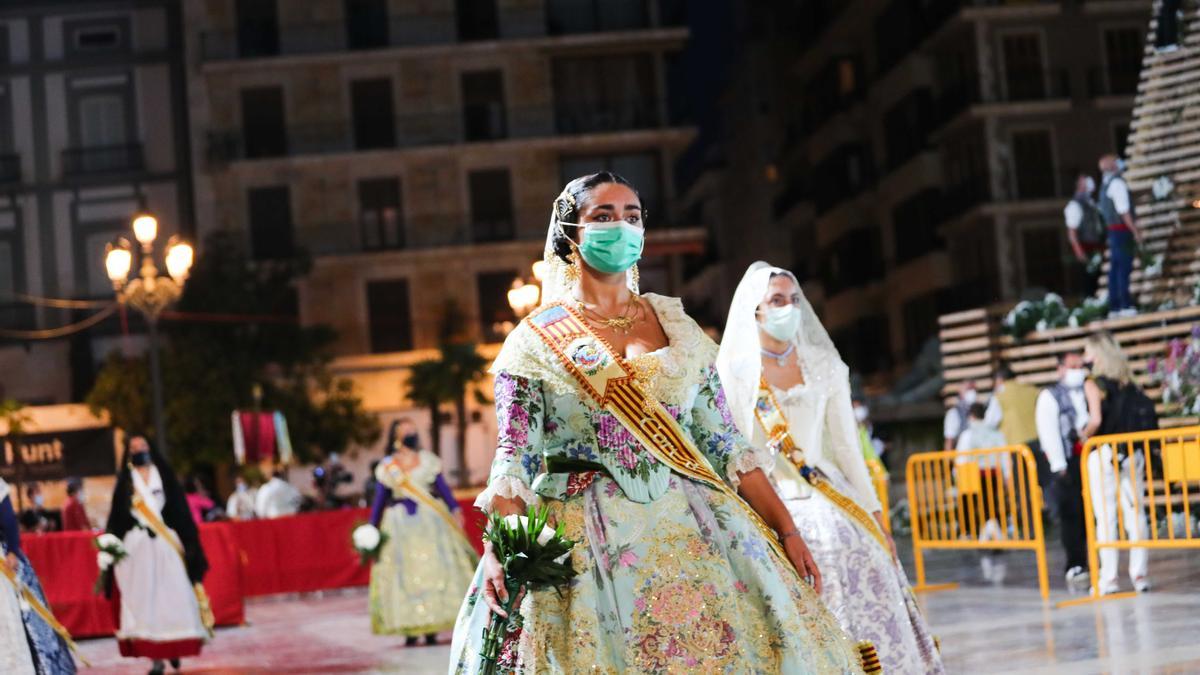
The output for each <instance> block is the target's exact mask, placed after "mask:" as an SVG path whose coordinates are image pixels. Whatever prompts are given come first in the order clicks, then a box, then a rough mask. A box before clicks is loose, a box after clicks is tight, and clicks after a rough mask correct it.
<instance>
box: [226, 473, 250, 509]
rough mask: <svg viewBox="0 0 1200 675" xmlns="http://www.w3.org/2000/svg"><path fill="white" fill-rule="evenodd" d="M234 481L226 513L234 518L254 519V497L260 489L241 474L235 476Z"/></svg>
mask: <svg viewBox="0 0 1200 675" xmlns="http://www.w3.org/2000/svg"><path fill="white" fill-rule="evenodd" d="M233 481H234V486H233V494H231V495H229V500H228V501H227V502H226V503H225V515H227V516H229V517H230V518H231V519H233V520H254V518H255V511H254V498H255V497H256V496H257V493H258V491H257V490H256V489H254V488H252V487H250V483H249V481H247V480H246V477H245V476H243V475H241V474H238V475H237V476H234V479H233Z"/></svg>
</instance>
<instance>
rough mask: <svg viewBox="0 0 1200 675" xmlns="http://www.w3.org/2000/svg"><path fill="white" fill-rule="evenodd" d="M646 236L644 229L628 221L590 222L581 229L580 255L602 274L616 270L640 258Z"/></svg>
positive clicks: (623, 268) (624, 268)
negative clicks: (610, 222) (612, 222)
mask: <svg viewBox="0 0 1200 675" xmlns="http://www.w3.org/2000/svg"><path fill="white" fill-rule="evenodd" d="M562 224H563V225H572V223H562ZM575 227H579V225H575ZM645 237H646V235H645V230H643V229H642V228H640V227H638V226H636V225H631V224H629V223H624V222H622V223H614V224H611V225H610V224H608V223H591V224H589V225H588V226H587V227H586V229H584V231H583V243H581V244H579V255H581V256H583V261H584V262H585V263H587V264H588V266H589V267H591V268H592V269H595V270H597V271H599V272H603V273H605V274H618V273H620V272H624V271H625V270H628V269H629V268H630V267H633V265H634V263H636V262H637V261H638V260H639V259H641V257H642V247H643V246H644V245H645Z"/></svg>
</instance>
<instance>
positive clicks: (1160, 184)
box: [1150, 175, 1175, 200]
mask: <svg viewBox="0 0 1200 675" xmlns="http://www.w3.org/2000/svg"><path fill="white" fill-rule="evenodd" d="M1150 190H1151V191H1152V192H1153V193H1154V198H1155V199H1158V200H1163V199H1166V198H1167V197H1170V196H1171V193H1172V192H1174V191H1175V181H1173V180H1171V177H1170V176H1166V175H1163V176H1159V177H1158V178H1156V179H1155V180H1154V183H1153V184H1152V185H1151V186H1150Z"/></svg>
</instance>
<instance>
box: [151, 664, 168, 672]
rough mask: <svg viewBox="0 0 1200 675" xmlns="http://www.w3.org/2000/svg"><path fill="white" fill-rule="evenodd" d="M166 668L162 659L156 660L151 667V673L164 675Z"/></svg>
mask: <svg viewBox="0 0 1200 675" xmlns="http://www.w3.org/2000/svg"><path fill="white" fill-rule="evenodd" d="M165 670H166V665H165V664H163V662H162V661H155V662H154V665H153V666H151V668H150V675H163V671H165Z"/></svg>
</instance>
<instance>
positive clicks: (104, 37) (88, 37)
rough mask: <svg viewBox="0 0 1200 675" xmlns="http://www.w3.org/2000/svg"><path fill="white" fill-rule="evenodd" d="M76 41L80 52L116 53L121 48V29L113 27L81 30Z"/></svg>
mask: <svg viewBox="0 0 1200 675" xmlns="http://www.w3.org/2000/svg"><path fill="white" fill-rule="evenodd" d="M74 41H75V51H78V52H104V51H114V50H116V49H119V48H120V47H121V29H120V27H118V26H113V25H109V26H92V27H88V28H79V29H77V30H76V31H75V34H74Z"/></svg>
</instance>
